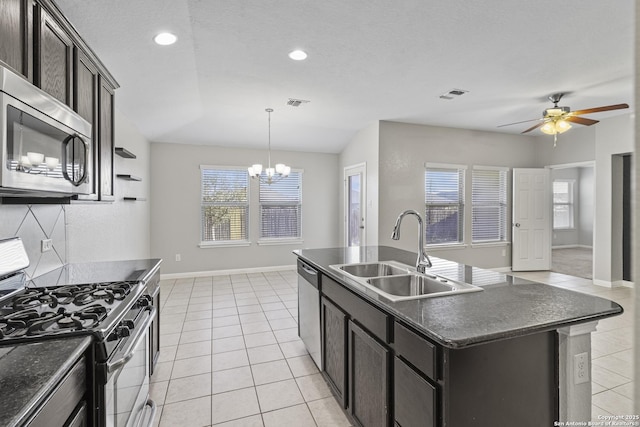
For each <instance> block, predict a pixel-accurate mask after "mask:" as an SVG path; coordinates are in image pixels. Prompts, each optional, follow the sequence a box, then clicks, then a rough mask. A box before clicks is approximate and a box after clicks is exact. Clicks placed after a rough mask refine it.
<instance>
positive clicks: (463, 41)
mask: <svg viewBox="0 0 640 427" xmlns="http://www.w3.org/2000/svg"><path fill="white" fill-rule="evenodd" d="M56 3H57V4H58V5H59V6H60V8H61V9H62V10H63V11H64V13H65V15H66V16H67V17H68V18H69V20H70V21H71V22H72V23H73V24H74V25H75V27H76V28H77V29H78V31H79V32H80V34H81V35H83V37H84V39H85V40H86V41H87V43H88V44H89V45H90V46H91V47H92V48H93V50H94V51H95V52H96V53H97V54H98V56H99V57H100V58H101V59H102V61H103V62H104V64H105V65H106V66H107V68H109V70H110V71H111V72H112V74H113V75H114V77H115V78H116V80H117V81H118V82H119V83H120V85H121V88H120V89H118V91H117V93H116V99H117V104H116V105H117V108H118V109H119V110H120V111H121V112H122V113H123V114H124V115H125V116H127V117H128V118H129V119H130V120H132V121H133V122H134V123H135V124H136V125H137V126H138V128H139V129H140V131H141V132H142V133H143V134H144V135H145V136H146V137H147V138H148V139H149V140H150V141H157V142H172V143H189V144H212V145H221V146H236V147H253V148H263V147H266V140H267V138H266V135H267V113H265V112H264V109H265V108H267V107H271V108H273V109H274V110H275V111H274V112H273V113H272V146H273V148H274V149H287V150H299V151H314V152H330V153H337V152H340V151H341V150H342V148H343V147H344V146H345V145H346V144H347V143H348V142H349V141H350V140H351V139H352V138H353V136H354V135H355V133H356V132H357V131H358V130H360V129H362V128H364V127H365V126H367V125H369V124H371V123H374V122H375V121H377V120H392V121H400V122H408V123H420V124H429V125H438V126H449V127H456V128H468V129H480V130H489V131H500V132H512V133H519V132H522V131H523V130H525V129H526V128H528V127H529V126H531V124H530V123H525V124H521V125H516V126H510V127H505V128H499V129H498V128H497V126H498V125H501V124H505V123H510V122H516V121H522V120H527V119H536V118H539V117H540V116H541V114H542V110H544V109H545V108H547V107H550V106H551V105H552V104H551V103H550V102H549V101H548V100H547V99H546V97H547V96H548V95H550V94H551V93H554V92H568V93H569V94H568V95H566V96H565V98H564V99H563V102H561V105H568V106H570V107H571V108H572V110H575V109H584V108H591V107H597V106H602V105H610V104H617V103H628V104H629V105H631V107H632V108H631V110H622V111H617V112H610V113H599V114H594V115H591V116H588V117H590V118H594V119H602V118H606V117H609V116H611V115H615V114H622V113H626V112H628V111H633V107H634V106H633V105H632V100H633V78H632V76H633V74H634V68H633V67H634V65H633V61H634V31H635V27H634V25H635V22H634V16H635V12H634V0H615V1H602V0H565V1H558V0H536V1H530V0H529V1H523V0H521V1H513V0H483V1H469V0H446V1H443V0H401V1H395V2H393V1H389V0H346V1H345V0H133V1H132V0H56ZM160 31H171V32H173V33H175V34H176V35H177V36H178V42H177V43H176V44H175V45H173V46H168V47H160V46H157V45H155V44H154V43H153V42H152V37H153V36H154V35H155V34H156V33H158V32H160ZM295 48H301V49H304V50H305V51H307V53H308V54H309V57H308V59H307V60H306V61H303V62H296V61H292V60H290V59H289V58H288V57H287V54H288V52H289V51H291V50H293V49H295ZM453 88H458V89H465V90H468V91H469V93H467V94H465V95H464V96H462V97H460V98H457V99H454V100H451V101H446V100H441V99H439V95H441V94H443V93H444V92H448V91H449V90H450V89H453ZM288 98H300V99H305V100H310V101H311V102H310V103H308V104H304V105H302V106H300V107H298V108H294V107H290V106H287V105H286V102H287V100H288ZM577 126H579V125H577ZM595 126H597V125H595ZM535 132H539V131H535Z"/></svg>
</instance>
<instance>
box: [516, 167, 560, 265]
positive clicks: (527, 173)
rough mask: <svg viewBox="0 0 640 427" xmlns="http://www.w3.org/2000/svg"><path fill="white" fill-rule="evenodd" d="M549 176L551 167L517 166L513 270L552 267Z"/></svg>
mask: <svg viewBox="0 0 640 427" xmlns="http://www.w3.org/2000/svg"><path fill="white" fill-rule="evenodd" d="M549 176H550V175H549V169H528V168H527V169H513V213H512V239H511V240H512V246H511V247H512V249H511V269H512V270H513V271H531V270H549V269H550V268H551V207H550V201H551V184H550V182H549Z"/></svg>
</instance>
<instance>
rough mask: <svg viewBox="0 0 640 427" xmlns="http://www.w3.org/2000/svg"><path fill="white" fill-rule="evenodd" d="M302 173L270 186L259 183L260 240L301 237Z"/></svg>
mask: <svg viewBox="0 0 640 427" xmlns="http://www.w3.org/2000/svg"><path fill="white" fill-rule="evenodd" d="M301 217H302V172H297V171H292V172H291V173H290V174H289V176H288V177H286V178H284V179H282V180H280V181H278V182H275V183H273V184H271V185H267V184H262V183H260V238H261V239H291V238H300V236H301Z"/></svg>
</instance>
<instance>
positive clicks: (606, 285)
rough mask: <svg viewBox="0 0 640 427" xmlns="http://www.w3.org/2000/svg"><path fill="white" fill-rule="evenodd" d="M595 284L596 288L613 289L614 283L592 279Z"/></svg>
mask: <svg viewBox="0 0 640 427" xmlns="http://www.w3.org/2000/svg"><path fill="white" fill-rule="evenodd" d="M592 280H593V284H594V285H596V286H602V287H603V288H613V282H609V281H607V280H600V279H592Z"/></svg>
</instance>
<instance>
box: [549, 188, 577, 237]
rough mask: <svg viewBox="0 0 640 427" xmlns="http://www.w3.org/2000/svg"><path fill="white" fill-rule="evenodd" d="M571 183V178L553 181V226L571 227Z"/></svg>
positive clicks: (560, 227)
mask: <svg viewBox="0 0 640 427" xmlns="http://www.w3.org/2000/svg"><path fill="white" fill-rule="evenodd" d="M573 184H574V181H571V180H554V181H553V228H554V229H568V228H573Z"/></svg>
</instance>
